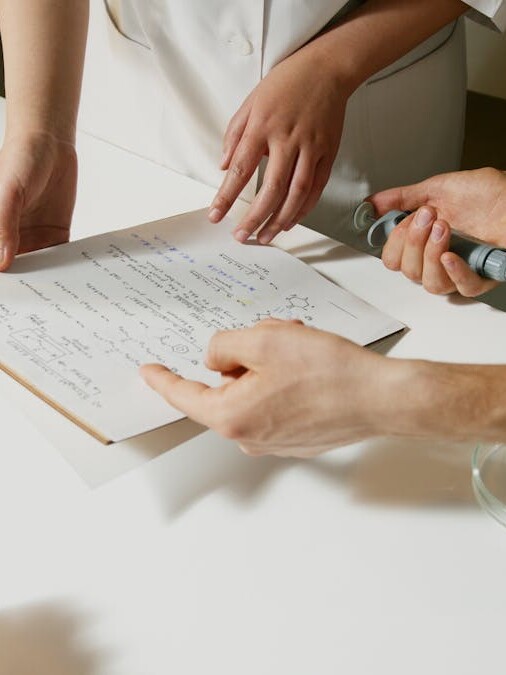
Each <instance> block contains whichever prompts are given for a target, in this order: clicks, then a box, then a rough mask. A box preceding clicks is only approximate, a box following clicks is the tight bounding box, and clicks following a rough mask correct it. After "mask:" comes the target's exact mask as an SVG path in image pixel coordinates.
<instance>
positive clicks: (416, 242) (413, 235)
mask: <svg viewBox="0 0 506 675" xmlns="http://www.w3.org/2000/svg"><path fill="white" fill-rule="evenodd" d="M406 241H407V242H408V243H409V244H411V246H416V247H421V246H422V245H423V235H422V234H421V232H420V230H419V229H416V228H414V227H408V228H407V230H406Z"/></svg>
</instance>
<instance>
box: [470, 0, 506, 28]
mask: <svg viewBox="0 0 506 675" xmlns="http://www.w3.org/2000/svg"><path fill="white" fill-rule="evenodd" d="M465 3H466V5H469V6H470V7H472V8H473V9H472V10H471V11H470V12H469V16H470V17H471V18H473V19H475V20H476V21H479V22H480V23H484V24H485V25H488V26H494V27H495V28H497V29H498V30H500V31H506V1H505V0H465Z"/></svg>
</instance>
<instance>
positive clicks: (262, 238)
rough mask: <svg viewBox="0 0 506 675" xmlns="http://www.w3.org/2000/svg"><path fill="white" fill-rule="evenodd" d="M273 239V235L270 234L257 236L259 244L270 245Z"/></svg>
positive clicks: (262, 233)
mask: <svg viewBox="0 0 506 675" xmlns="http://www.w3.org/2000/svg"><path fill="white" fill-rule="evenodd" d="M273 238H274V234H273V233H271V232H260V234H259V235H258V241H259V242H260V243H261V244H270V243H271V241H272V239H273Z"/></svg>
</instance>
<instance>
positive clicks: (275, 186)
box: [263, 178, 285, 194]
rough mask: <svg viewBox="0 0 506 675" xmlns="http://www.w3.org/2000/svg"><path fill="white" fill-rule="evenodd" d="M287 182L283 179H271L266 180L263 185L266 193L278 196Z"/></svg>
mask: <svg viewBox="0 0 506 675" xmlns="http://www.w3.org/2000/svg"><path fill="white" fill-rule="evenodd" d="M284 185H285V181H283V180H281V178H269V179H268V180H266V181H265V182H264V184H263V187H264V190H265V192H268V193H269V194H277V193H278V192H281V190H282V189H283V188H284Z"/></svg>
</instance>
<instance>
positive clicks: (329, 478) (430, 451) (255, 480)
mask: <svg viewBox="0 0 506 675" xmlns="http://www.w3.org/2000/svg"><path fill="white" fill-rule="evenodd" d="M196 440H197V441H198V442H195V441H193V442H192V443H191V444H189V445H187V446H186V447H180V448H177V449H175V450H173V451H172V452H170V453H169V454H168V455H166V456H165V457H161V458H159V459H157V460H155V461H154V462H153V463H152V465H151V467H150V468H149V476H150V480H151V482H152V485H153V488H154V491H155V493H156V494H157V495H158V497H159V499H160V501H161V503H162V508H163V509H164V511H165V515H166V516H167V517H168V518H169V519H171V520H172V519H174V518H177V517H178V516H179V515H182V514H183V513H184V512H185V511H186V510H187V509H189V508H190V507H192V506H194V505H195V504H197V503H198V502H200V501H201V500H203V499H205V498H206V497H207V496H209V495H211V494H220V495H222V496H223V497H224V498H225V499H228V500H229V501H231V502H232V503H233V505H234V506H236V507H238V508H248V507H249V506H251V504H252V503H255V501H257V500H261V499H262V498H263V497H264V495H265V494H266V492H267V491H268V490H269V488H270V486H271V485H272V484H273V483H274V482H275V481H276V480H278V479H279V478H281V477H282V476H285V475H286V473H287V472H291V471H296V472H299V473H301V474H303V475H302V476H299V479H300V478H302V480H307V479H309V480H310V481H313V480H316V481H317V482H318V483H320V484H321V485H322V487H324V486H326V487H328V486H329V484H330V486H331V488H332V489H333V490H335V491H336V494H339V495H341V494H342V493H343V492H345V493H346V494H347V495H348V496H349V498H350V499H351V500H353V501H357V502H361V503H365V504H378V505H382V506H386V507H390V508H397V507H408V508H409V507H411V508H427V507H429V508H439V509H447V508H462V507H465V508H475V507H476V503H475V499H474V495H473V491H472V486H471V454H472V450H473V447H474V445H473V444H469V443H467V444H457V443H448V442H443V441H441V442H433V441H431V442H428V441H421V440H412V439H408V440H403V439H388V438H382V439H377V440H375V441H372V442H368V443H364V444H359V445H355V446H350V447H347V448H342V449H337V450H335V451H334V452H331V453H329V454H327V455H322V456H321V457H319V458H316V459H313V460H308V461H301V460H283V459H279V458H276V457H265V458H251V457H247V456H245V455H243V454H242V453H241V452H240V451H239V450H238V448H237V447H236V446H235V444H234V443H232V442H225V441H224V440H223V439H219V438H218V437H217V436H216V435H215V434H213V433H211V432H210V433H206V434H203V435H202V436H200V437H199V439H196ZM312 494H314V493H312Z"/></svg>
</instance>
